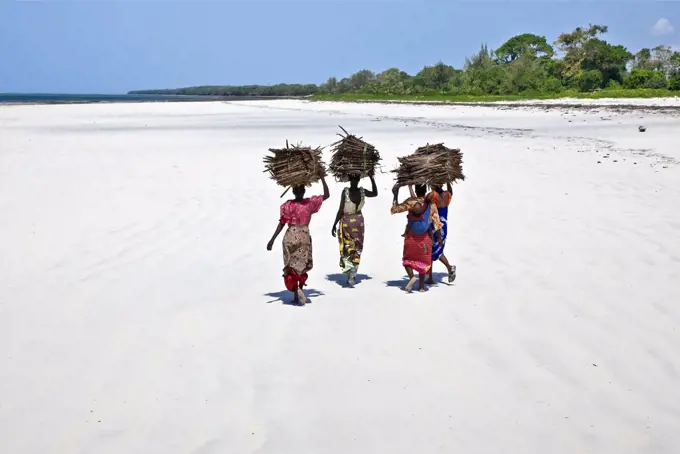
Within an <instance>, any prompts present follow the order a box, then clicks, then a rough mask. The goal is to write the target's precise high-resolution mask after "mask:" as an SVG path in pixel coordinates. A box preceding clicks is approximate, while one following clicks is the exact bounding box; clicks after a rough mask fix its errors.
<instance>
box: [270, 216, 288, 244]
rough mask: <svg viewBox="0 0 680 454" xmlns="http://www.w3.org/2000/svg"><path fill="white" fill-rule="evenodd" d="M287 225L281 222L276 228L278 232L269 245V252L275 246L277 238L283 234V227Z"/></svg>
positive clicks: (275, 232)
mask: <svg viewBox="0 0 680 454" xmlns="http://www.w3.org/2000/svg"><path fill="white" fill-rule="evenodd" d="M285 225H286V224H282V223H281V222H279V225H277V226H276V230H275V231H274V235H272V239H271V240H269V243H267V250H268V251H271V250H272V247H273V246H274V241H275V240H276V237H277V236H279V234H280V233H281V230H283V227H284V226H285Z"/></svg>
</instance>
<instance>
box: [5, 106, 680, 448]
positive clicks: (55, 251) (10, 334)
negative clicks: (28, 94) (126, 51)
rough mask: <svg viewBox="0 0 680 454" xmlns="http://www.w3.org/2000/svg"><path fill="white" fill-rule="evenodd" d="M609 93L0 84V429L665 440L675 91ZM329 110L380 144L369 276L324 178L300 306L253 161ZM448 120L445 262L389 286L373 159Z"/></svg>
mask: <svg viewBox="0 0 680 454" xmlns="http://www.w3.org/2000/svg"><path fill="white" fill-rule="evenodd" d="M655 102H656V101H648V103H650V104H654V103H655ZM608 103H609V104H612V103H611V102H608ZM621 103H623V104H630V101H629V100H621ZM673 103H674V102H670V101H669V102H667V103H666V104H668V105H672V104H673ZM605 104H607V103H602V104H599V106H600V107H593V108H592V109H589V110H584V109H567V108H547V109H541V108H535V107H517V108H508V107H502V106H497V107H490V106H430V105H394V104H390V105H385V104H342V103H328V102H318V103H317V102H305V101H267V102H265V101H262V102H233V103H223V102H215V103H146V104H91V105H31V106H0V229H1V231H2V235H0V332H2V339H3V340H2V342H0V447H1V449H0V451H2V452H3V453H7V454H47V453H50V454H57V453H64V454H67V453H68V454H123V453H124V454H150V453H159V454H160V453H162V454H222V453H234V454H236V453H258V454H306V453H319V454H322V453H323V454H345V453H390V454H401V453H404V454H413V453H434V452H442V453H453V452H455V453H464V454H496V453H498V454H500V453H513V454H527V453H536V454H539V453H540V454H544V453H550V454H587V453H592V454H642V453H649V454H665V453H668V454H671V453H677V452H678V445H680V430H679V428H680V304H678V303H679V302H680V240H679V238H680V209H679V207H680V148H679V147H678V137H679V136H680V134H679V133H678V131H680V110H679V111H677V112H675V113H674V112H673V111H652V110H635V109H628V110H626V109H618V110H617V109H614V108H609V107H607V106H606V105H605ZM657 104H658V103H657ZM675 104H677V103H675ZM338 125H342V126H343V127H344V128H346V129H347V130H348V131H349V132H351V133H354V134H357V135H359V136H364V138H365V139H366V140H368V141H370V142H371V143H373V144H374V145H375V146H376V147H377V148H378V150H379V151H380V153H381V155H382V157H383V158H384V164H385V169H384V171H385V172H386V173H384V174H379V175H377V177H376V179H377V182H378V186H379V191H380V194H379V196H378V197H377V198H375V199H368V200H367V202H366V206H365V208H364V216H365V218H366V242H365V249H364V253H363V258H362V263H361V267H360V273H361V274H360V282H359V284H358V285H357V287H356V288H354V289H347V288H343V286H342V282H343V281H342V276H341V275H340V268H339V266H338V261H339V248H338V244H337V240H336V239H335V238H333V237H332V236H331V234H330V232H331V226H332V222H333V219H334V217H335V213H336V211H337V209H338V203H339V196H340V192H341V189H342V187H343V186H342V185H341V184H338V183H334V182H332V180H329V183H330V189H331V198H330V200H328V201H327V202H326V204H325V205H324V206H323V207H322V209H321V211H320V212H319V213H318V214H316V215H315V216H314V218H313V219H312V223H311V230H312V236H313V241H314V269H313V270H312V271H311V272H310V280H309V287H310V288H309V289H308V295H309V296H310V303H311V304H308V305H307V306H305V307H296V306H291V305H288V304H284V300H286V299H287V298H288V295H287V293H286V292H285V287H284V284H283V279H282V277H281V268H282V254H281V238H282V236H280V237H279V239H278V240H277V241H276V244H275V247H274V250H273V251H271V252H268V251H266V248H265V246H266V244H267V241H268V240H269V238H270V236H271V234H272V233H273V231H274V229H275V227H276V224H277V222H278V214H279V211H278V209H279V205H280V204H281V203H282V201H283V200H284V199H285V198H284V199H281V198H280V197H279V196H280V195H281V192H282V190H281V188H280V187H278V186H276V185H275V183H274V182H273V181H271V180H269V179H268V178H267V176H266V174H264V173H262V170H263V164H262V158H263V156H264V155H265V154H266V153H267V149H268V148H270V147H277V146H280V145H283V144H284V142H285V140H286V139H288V140H289V141H290V142H299V141H301V142H304V143H306V144H309V145H324V146H327V145H329V144H331V143H332V142H334V141H335V140H337V136H336V133H337V132H339V128H338ZM639 125H644V126H646V128H647V130H646V132H639V131H638V126H639ZM442 141H443V142H445V143H446V144H447V145H448V146H451V147H460V148H461V149H462V150H463V153H464V170H465V173H466V176H467V180H466V181H465V182H463V183H461V184H459V185H456V186H455V187H454V195H453V202H452V204H451V208H450V215H449V238H448V243H447V246H446V255H447V256H448V257H449V259H450V260H451V262H452V263H454V264H455V265H457V271H458V273H457V274H458V277H457V280H456V281H455V283H454V284H453V285H447V284H443V283H441V284H439V285H435V286H433V287H432V288H431V289H430V290H429V291H428V292H426V293H424V294H420V293H418V292H414V293H413V294H405V293H404V292H402V291H401V290H400V288H399V285H401V284H403V279H404V270H403V268H402V267H401V262H400V260H401V252H402V244H403V243H402V241H403V239H402V238H401V237H400V235H401V233H402V232H403V229H404V225H405V217H404V215H395V216H390V214H389V208H390V203H391V198H392V194H391V191H390V190H391V187H392V184H393V180H392V174H390V173H387V172H388V171H389V170H391V169H392V168H393V167H394V166H395V165H396V164H397V160H396V158H397V156H402V155H406V154H409V153H411V152H412V151H413V150H414V149H415V148H416V147H417V146H420V145H423V144H425V143H427V142H430V143H436V142H442ZM327 159H330V156H329V153H327ZM364 184H365V185H368V184H369V183H368V181H366V182H364ZM404 192H406V191H404ZM320 193H321V187H320V185H317V186H315V187H313V188H311V189H310V190H308V194H309V195H312V194H320ZM404 195H405V194H404ZM435 272H436V273H437V276H438V277H439V279H442V276H443V275H444V274H445V268H444V266H443V265H441V264H436V265H435Z"/></svg>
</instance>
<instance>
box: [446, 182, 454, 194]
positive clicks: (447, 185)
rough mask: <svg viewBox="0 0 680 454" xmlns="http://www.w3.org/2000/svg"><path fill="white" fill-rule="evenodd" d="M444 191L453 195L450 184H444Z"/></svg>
mask: <svg viewBox="0 0 680 454" xmlns="http://www.w3.org/2000/svg"><path fill="white" fill-rule="evenodd" d="M446 190H447V191H448V192H449V193H451V194H453V188H452V187H451V182H448V183H446Z"/></svg>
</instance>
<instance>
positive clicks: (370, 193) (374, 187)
mask: <svg viewBox="0 0 680 454" xmlns="http://www.w3.org/2000/svg"><path fill="white" fill-rule="evenodd" d="M368 178H370V179H371V190H370V191H364V195H365V196H366V197H377V196H378V186H377V185H376V184H375V178H373V175H370V176H369V177H368Z"/></svg>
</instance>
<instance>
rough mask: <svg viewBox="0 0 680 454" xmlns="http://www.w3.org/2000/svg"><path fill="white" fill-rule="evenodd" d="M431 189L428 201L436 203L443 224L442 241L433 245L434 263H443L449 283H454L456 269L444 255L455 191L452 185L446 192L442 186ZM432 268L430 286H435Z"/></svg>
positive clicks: (434, 186)
mask: <svg viewBox="0 0 680 454" xmlns="http://www.w3.org/2000/svg"><path fill="white" fill-rule="evenodd" d="M430 187H431V188H432V191H431V192H430V193H429V194H428V195H427V200H428V201H430V202H432V203H434V204H435V206H436V207H437V214H438V215H439V220H440V221H441V224H442V227H441V230H440V232H441V241H440V242H438V243H436V244H434V245H432V263H433V264H434V262H436V261H437V260H439V261H440V262H442V263H443V264H444V266H445V267H446V270H447V271H448V274H449V276H448V278H449V282H453V281H454V280H455V279H456V267H455V266H452V265H451V264H450V263H449V261H448V259H447V258H446V256H445V255H444V246H446V236H447V233H448V216H449V204H450V203H451V197H452V194H453V189H452V188H451V183H446V191H444V189H443V188H442V187H441V186H440V185H436V184H432V185H430ZM430 229H432V230H434V229H435V226H434V224H432V225H430ZM433 267H434V266H433ZM433 267H432V268H433ZM432 268H430V271H429V273H428V278H427V283H428V284H434V279H433V278H432Z"/></svg>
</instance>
